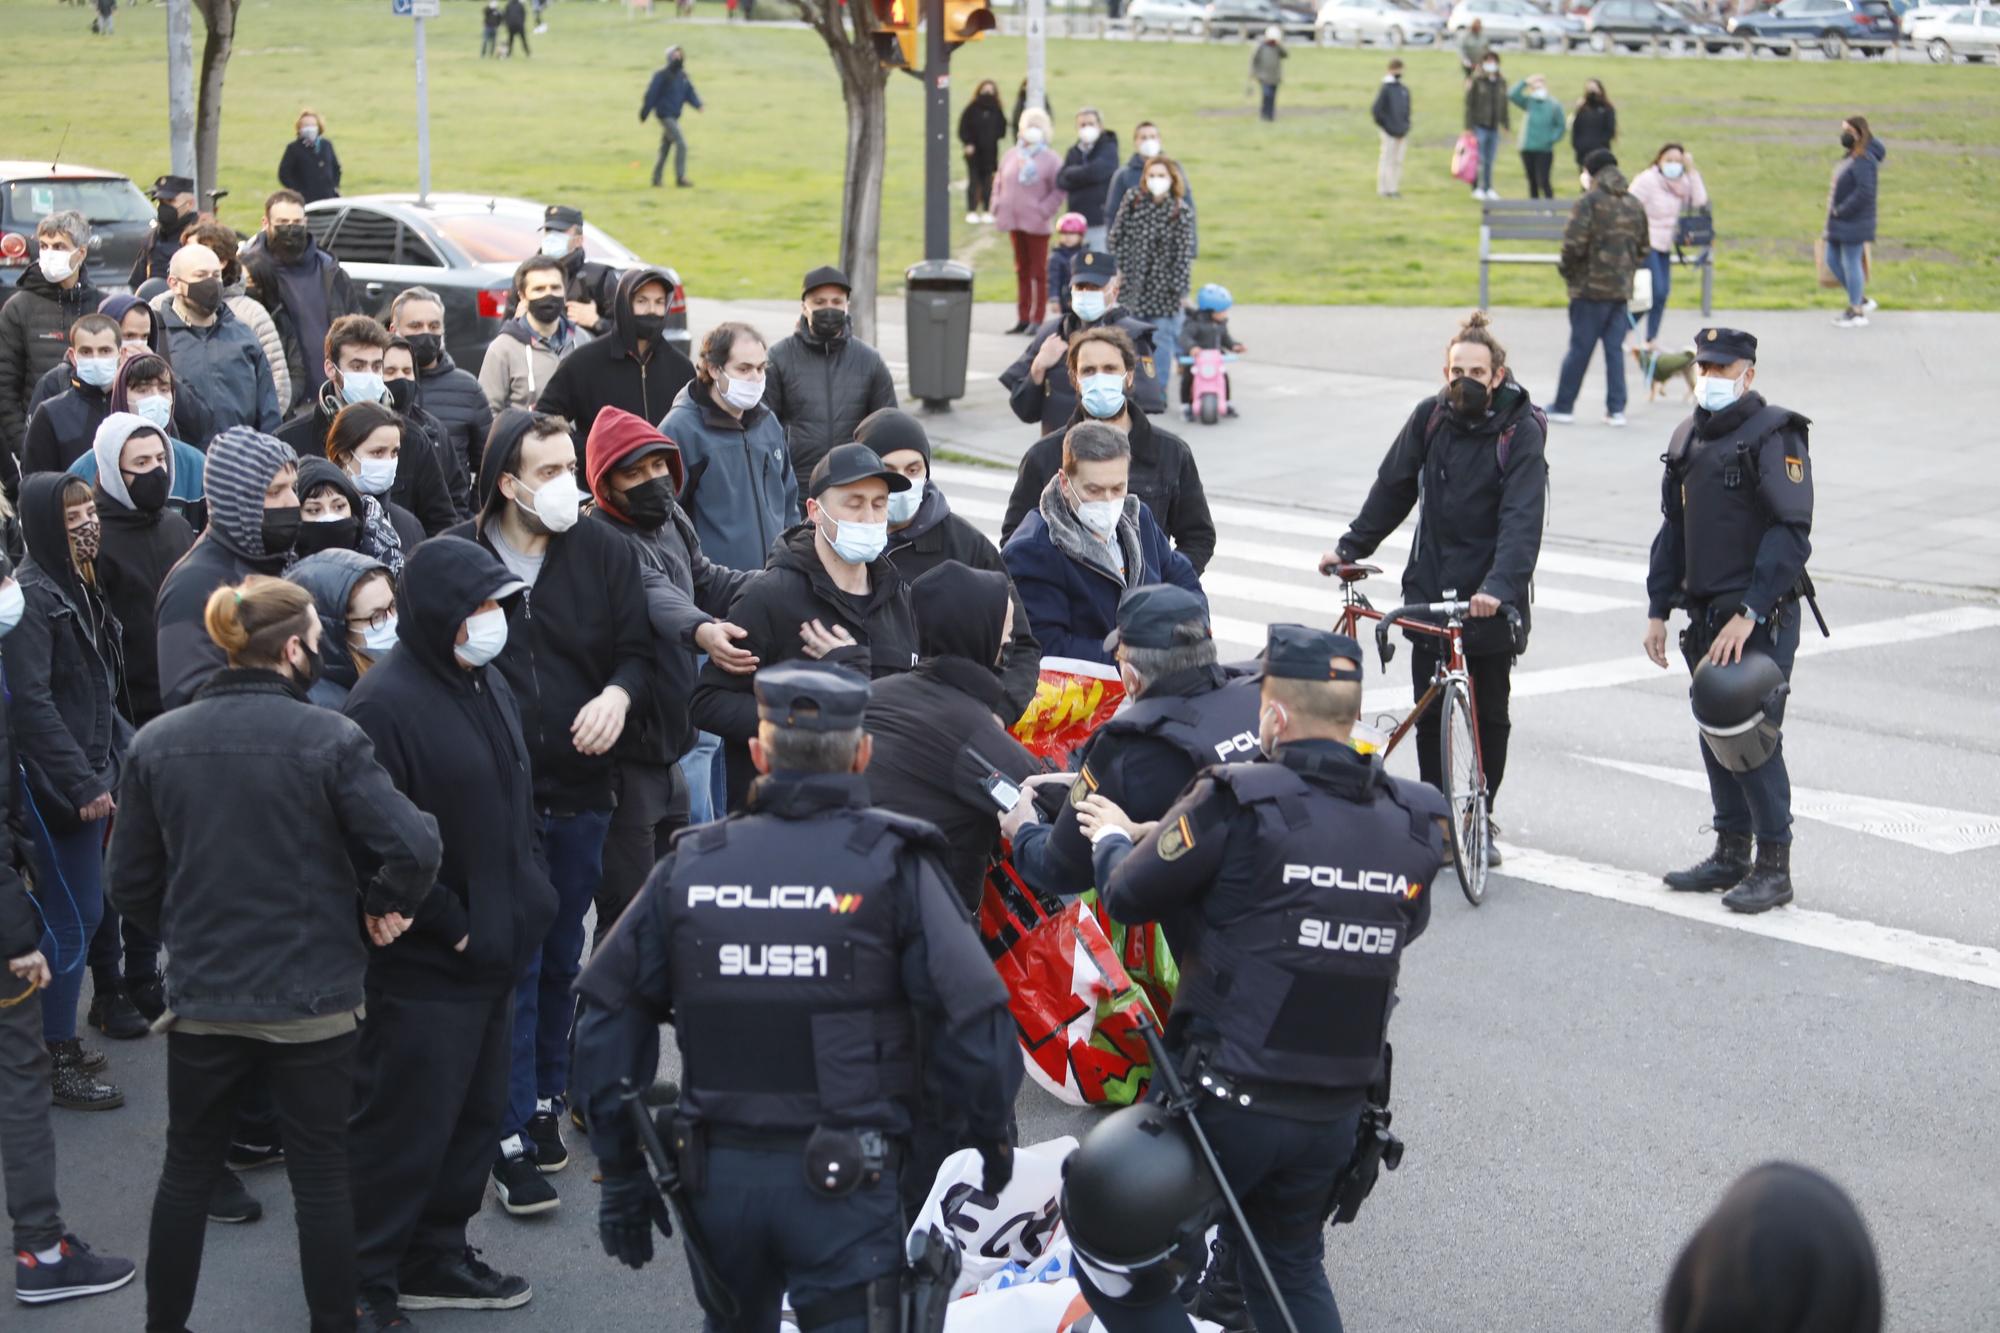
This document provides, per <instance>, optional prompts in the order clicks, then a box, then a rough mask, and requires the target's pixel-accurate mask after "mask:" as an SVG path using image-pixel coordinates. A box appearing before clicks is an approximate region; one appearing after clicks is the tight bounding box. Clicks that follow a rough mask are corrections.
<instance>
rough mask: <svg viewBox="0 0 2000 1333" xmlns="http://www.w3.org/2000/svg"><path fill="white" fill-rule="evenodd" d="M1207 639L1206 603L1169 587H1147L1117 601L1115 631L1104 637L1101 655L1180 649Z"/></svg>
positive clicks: (1186, 592)
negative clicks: (1131, 650)
mask: <svg viewBox="0 0 2000 1333" xmlns="http://www.w3.org/2000/svg"><path fill="white" fill-rule="evenodd" d="M1208 637H1209V630H1208V603H1207V602H1205V601H1203V600H1202V599H1201V597H1200V595H1199V594H1196V593H1191V592H1189V591H1188V590H1187V589H1186V588H1183V587H1180V586H1178V585H1177V584H1172V583H1148V584H1146V585H1144V586H1143V587H1138V588H1133V589H1131V590H1130V591H1128V592H1126V593H1125V595H1124V596H1122V597H1120V598H1119V599H1118V628H1116V629H1114V630H1112V631H1111V632H1110V633H1109V634H1107V635H1105V636H1104V651H1105V652H1107V653H1109V652H1116V651H1117V649H1118V645H1119V644H1121V643H1122V644H1125V645H1126V646H1127V647H1130V648H1183V647H1186V646H1187V645H1188V644H1192V643H1200V642H1202V641H1203V640H1204V639H1206V638H1208Z"/></svg>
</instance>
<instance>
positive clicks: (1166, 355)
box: [1110, 157, 1194, 406]
mask: <svg viewBox="0 0 2000 1333" xmlns="http://www.w3.org/2000/svg"><path fill="white" fill-rule="evenodd" d="M1141 186H1142V188H1140V189H1137V190H1134V191H1132V192H1131V193H1130V194H1128V195H1126V196H1125V202H1124V203H1123V204H1120V205H1119V207H1118V216H1117V217H1116V218H1115V219H1113V220H1112V223H1111V238H1110V239H1111V252H1112V254H1113V255H1114V256H1116V258H1117V260H1118V292H1119V301H1120V303H1121V304H1123V305H1124V307H1125V309H1126V310H1127V311H1128V312H1130V313H1131V314H1133V315H1136V316H1138V317H1139V318H1140V319H1143V320H1145V321H1146V322H1147V323H1149V324H1151V325H1152V326H1153V379H1154V381H1155V382H1156V383H1157V384H1158V385H1159V387H1160V402H1161V404H1162V405H1163V406H1164V404H1165V402H1166V391H1167V380H1168V376H1169V375H1171V374H1172V373H1173V368H1174V367H1175V366H1176V365H1178V364H1179V362H1178V361H1177V360H1176V359H1175V358H1176V357H1178V356H1179V355H1180V336H1181V310H1182V307H1183V306H1184V304H1185V303H1186V301H1187V295H1188V286H1189V283H1190V282H1191V281H1192V280H1193V276H1194V209H1193V208H1191V207H1190V206H1189V205H1188V202H1187V178H1186V177H1184V176H1182V175H1181V169H1180V167H1179V166H1178V165H1177V164H1176V163H1175V162H1174V161H1173V160H1172V159H1170V158H1165V157H1156V158H1153V159H1152V160H1151V161H1149V162H1147V163H1146V169H1145V173H1144V175H1143V176H1142V177H1141Z"/></svg>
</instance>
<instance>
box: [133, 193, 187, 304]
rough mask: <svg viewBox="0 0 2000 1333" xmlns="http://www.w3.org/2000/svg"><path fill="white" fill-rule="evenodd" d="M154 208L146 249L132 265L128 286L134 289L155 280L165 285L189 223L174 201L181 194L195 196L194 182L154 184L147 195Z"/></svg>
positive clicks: (147, 232) (140, 252) (147, 230)
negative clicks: (182, 234) (182, 235)
mask: <svg viewBox="0 0 2000 1333" xmlns="http://www.w3.org/2000/svg"><path fill="white" fill-rule="evenodd" d="M150 193H151V195H152V197H153V202H154V205H155V216H154V218H153V221H152V223H151V225H150V226H148V228H147V229H146V245H145V248H144V249H142V250H140V251H139V257H138V258H137V259H135V260H133V261H132V273H131V285H132V286H133V287H134V288H136V287H138V286H139V284H140V283H142V282H149V281H151V280H152V279H154V278H158V279H159V280H160V281H162V282H165V281H166V280H167V277H168V276H169V275H168V272H167V270H168V266H169V265H171V264H172V263H173V260H174V251H176V250H178V249H180V248H181V231H182V230H183V229H184V228H185V227H186V226H187V224H188V223H189V222H190V221H192V219H190V218H187V217H183V216H182V215H181V213H180V212H179V210H177V209H175V207H174V200H175V199H178V198H179V197H180V196H182V195H184V194H193V193H194V182H193V181H191V180H189V179H188V178H187V177H186V176H171V175H169V176H162V177H160V178H159V179H158V180H156V181H154V182H153V188H152V190H151V191H150Z"/></svg>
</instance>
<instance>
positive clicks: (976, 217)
mask: <svg viewBox="0 0 2000 1333" xmlns="http://www.w3.org/2000/svg"><path fill="white" fill-rule="evenodd" d="M965 220H966V221H967V222H977V221H979V214H977V213H967V214H966V215H965Z"/></svg>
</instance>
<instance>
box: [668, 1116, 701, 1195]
mask: <svg viewBox="0 0 2000 1333" xmlns="http://www.w3.org/2000/svg"><path fill="white" fill-rule="evenodd" d="M672 1128H673V1137H672V1138H671V1139H669V1140H668V1141H667V1142H668V1144H669V1146H670V1147H671V1148H672V1149H673V1154H674V1164H675V1165H676V1166H677V1167H679V1168H680V1173H681V1187H682V1188H683V1189H685V1190H686V1191H687V1192H688V1193H689V1194H703V1193H706V1192H707V1190H708V1133H707V1131H706V1130H704V1129H703V1128H702V1125H701V1122H700V1121H698V1120H681V1119H676V1120H675V1121H674V1122H673V1126H672Z"/></svg>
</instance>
